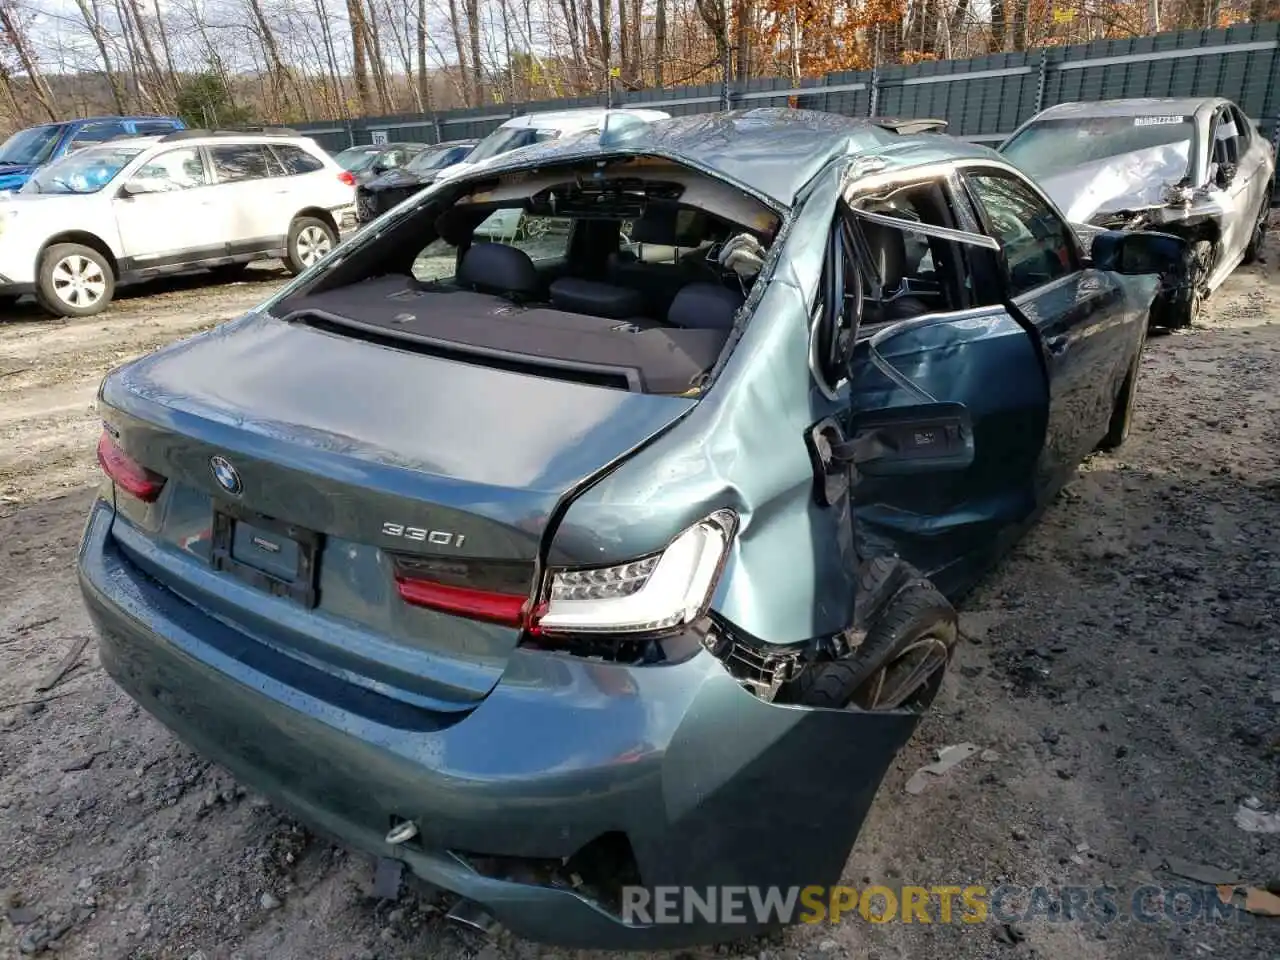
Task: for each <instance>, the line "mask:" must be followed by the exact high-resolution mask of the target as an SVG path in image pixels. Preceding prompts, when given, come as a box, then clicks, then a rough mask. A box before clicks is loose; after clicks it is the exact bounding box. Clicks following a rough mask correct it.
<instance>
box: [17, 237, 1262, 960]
mask: <svg viewBox="0 0 1280 960" xmlns="http://www.w3.org/2000/svg"><path fill="white" fill-rule="evenodd" d="M1270 259H1271V263H1270V265H1265V266H1260V267H1251V268H1247V269H1242V270H1240V271H1239V272H1238V273H1237V275H1236V276H1235V277H1233V278H1232V279H1231V281H1230V282H1229V283H1228V285H1227V286H1226V287H1224V288H1223V289H1222V290H1221V291H1219V292H1218V293H1217V294H1216V295H1215V296H1214V298H1213V300H1212V301H1211V309H1210V313H1209V316H1208V317H1207V318H1206V321H1205V322H1204V323H1203V324H1202V325H1201V326H1198V327H1197V328H1195V329H1192V330H1190V331H1187V332H1185V333H1180V334H1177V335H1172V336H1164V337H1158V338H1155V337H1153V338H1152V340H1151V341H1150V343H1149V346H1148V350H1147V354H1146V361H1145V364H1144V368H1143V374H1142V380H1141V388H1140V395H1139V407H1138V420H1137V426H1136V429H1135V431H1134V434H1133V435H1132V437H1131V439H1130V440H1129V442H1128V444H1127V445H1126V446H1125V448H1124V449H1123V452H1122V454H1121V455H1120V456H1096V457H1094V458H1093V459H1091V460H1090V461H1089V462H1088V463H1087V464H1085V465H1084V466H1083V467H1082V468H1081V470H1080V472H1079V475H1078V476H1077V478H1076V479H1075V481H1074V482H1073V483H1072V484H1071V485H1070V486H1069V487H1068V488H1067V489H1066V490H1065V491H1064V492H1063V494H1062V495H1061V497H1060V501H1059V502H1058V503H1057V504H1055V505H1054V506H1053V507H1052V508H1051V509H1050V510H1049V512H1048V514H1047V515H1046V517H1045V518H1044V520H1043V522H1041V523H1040V525H1039V526H1038V527H1037V528H1036V529H1035V530H1034V531H1033V532H1032V533H1031V534H1030V535H1029V536H1028V537H1027V538H1026V539H1025V540H1024V541H1023V542H1022V544H1021V545H1020V546H1019V547H1018V549H1017V550H1016V551H1015V552H1014V553H1013V554H1012V555H1011V556H1010V557H1009V558H1008V559H1007V560H1006V561H1005V562H1004V563H1003V564H1002V565H1001V566H1000V567H999V569H998V570H996V571H995V572H994V573H993V574H992V575H990V576H989V577H988V578H987V579H986V581H985V582H984V584H983V585H982V586H981V587H980V588H979V590H978V591H977V592H976V593H975V594H974V595H973V596H972V597H971V598H970V599H969V601H968V602H967V603H966V605H965V607H964V609H963V611H962V627H963V628H964V632H965V634H966V639H965V640H964V642H963V643H962V645H961V648H960V651H959V653H958V657H957V663H956V665H955V667H954V668H953V670H952V671H951V674H950V675H949V677H948V681H947V684H946V686H945V687H944V690H943V693H942V695H941V696H940V698H939V701H938V703H937V705H936V707H935V709H934V711H933V713H932V714H931V715H930V716H929V717H928V718H927V720H926V721H925V722H924V723H923V725H922V727H921V729H920V731H919V733H918V734H917V736H916V738H915V740H914V741H913V742H912V743H911V744H910V746H909V747H908V749H907V750H906V751H905V752H904V753H903V755H902V756H901V757H900V758H899V759H898V761H897V763H896V764H895V766H894V768H893V769H892V770H891V772H890V775H889V777H888V779H887V780H886V782H885V784H884V785H883V787H882V789H881V791H880V794H879V796H878V798H877V800H876V803H875V805H874V807H873V809H872V812H871V815H870V818H869V820H868V822H867V824H866V826H865V828H864V830H863V833H862V836H861V838H860V839H859V842H858V844H857V846H856V848H855V849H854V852H853V855H852V858H851V859H850V861H849V865H848V868H847V872H846V882H848V883H851V884H853V885H856V886H859V887H863V886H866V885H867V884H869V883H879V884H884V885H887V886H889V887H891V888H898V887H901V886H902V885H904V884H920V885H926V886H938V885H956V886H966V885H969V884H984V885H986V886H988V887H996V886H999V885H1001V884H1006V883H1007V884H1018V885H1022V886H1026V887H1030V886H1035V885H1044V886H1046V887H1049V888H1052V889H1054V890H1056V889H1059V888H1061V887H1062V886H1064V885H1082V886H1087V887H1090V888H1092V887H1097V886H1100V885H1109V886H1111V887H1114V888H1117V890H1118V892H1117V894H1116V895H1115V900H1116V901H1117V903H1118V905H1119V906H1120V908H1121V910H1122V912H1127V905H1128V902H1129V901H1128V898H1129V896H1130V894H1131V892H1132V891H1134V890H1135V889H1136V888H1138V887H1140V886H1142V885H1144V884H1163V885H1166V886H1168V885H1171V884H1172V885H1182V886H1186V885H1191V886H1192V887H1194V888H1195V889H1196V890H1197V892H1199V890H1200V889H1201V888H1200V887H1199V886H1197V885H1196V883H1195V882H1194V881H1188V880H1179V879H1178V878H1177V877H1175V876H1174V875H1173V874H1172V873H1171V872H1170V871H1169V870H1168V869H1166V864H1167V863H1170V861H1171V858H1172V862H1171V865H1172V866H1174V867H1175V868H1177V867H1178V860H1179V859H1181V860H1184V861H1190V862H1192V863H1194V864H1199V865H1208V866H1213V867H1218V868H1222V870H1223V871H1225V873H1226V874H1228V875H1230V879H1239V880H1247V881H1250V882H1252V883H1254V884H1255V885H1257V886H1265V885H1266V884H1267V883H1268V882H1272V883H1274V882H1275V881H1277V880H1280V834H1276V833H1271V834H1268V833H1260V832H1247V831H1246V830H1244V829H1242V827H1241V826H1239V825H1238V824H1237V822H1236V818H1237V815H1238V808H1239V807H1240V805H1241V804H1242V803H1247V804H1255V805H1256V806H1257V807H1258V808H1259V810H1258V811H1248V808H1246V810H1247V811H1248V812H1246V814H1244V816H1245V817H1252V819H1253V820H1255V821H1261V820H1264V818H1263V817H1261V816H1260V815H1259V811H1261V812H1266V811H1274V810H1275V809H1276V808H1277V806H1278V805H1280V776H1278V775H1280V725H1278V724H1277V723H1276V716H1277V709H1278V707H1277V702H1280V666H1278V664H1280V632H1278V631H1277V614H1276V613H1275V610H1276V602H1277V599H1280V541H1278V540H1277V538H1276V536H1275V531H1276V530H1277V529H1278V528H1280V472H1278V470H1277V461H1276V450H1277V448H1280V417H1278V416H1277V411H1278V410H1280V390H1278V389H1277V382H1278V378H1280V269H1278V268H1277V264H1280V255H1277V251H1276V250H1272V251H1271V258H1270ZM255 276H256V280H255V281H254V282H250V283H244V284H237V285H234V286H228V287H203V286H200V285H199V284H198V283H196V282H194V281H174V282H173V283H172V284H170V285H169V286H168V287H167V288H166V289H164V290H162V291H157V290H156V289H155V288H151V289H149V290H147V291H145V294H144V295H138V296H135V297H132V298H128V299H124V300H122V301H120V302H119V303H117V304H116V305H115V306H113V308H112V309H111V310H110V312H109V313H107V314H105V315H104V316H102V317H99V318H97V319H94V320H88V321H79V322H69V323H54V322H50V321H48V320H45V319H43V318H41V317H39V316H37V315H36V314H35V313H34V311H32V312H30V313H23V314H22V315H20V316H18V317H16V318H10V319H8V321H7V322H0V897H3V898H4V899H3V901H2V902H0V958H8V957H11V956H12V957H16V956H18V955H19V954H20V953H21V954H23V955H26V954H30V953H36V952H39V951H41V950H47V951H56V952H57V954H58V955H60V956H64V957H68V958H90V957H105V958H116V957H137V958H148V957H177V958H186V960H223V958H226V960H230V958H244V960H250V958H258V957H272V958H276V957H278V958H282V960H291V958H299V960H304V958H305V960H327V958H334V960H339V958H341V960H348V958H365V960H370V958H375V957H376V958H382V960H400V958H420V957H444V958H457V960H462V958H467V957H473V956H479V957H481V958H483V960H515V958H526V957H533V956H544V957H558V958H564V957H565V956H566V954H564V953H563V952H560V951H553V950H547V949H541V948H538V947H536V946H533V945H531V944H527V943H523V942H520V941H516V940H514V939H512V938H510V937H506V936H500V937H498V938H496V939H493V940H489V941H486V940H484V939H481V938H480V937H479V936H478V935H475V934H472V933H470V932H467V931H464V930H461V929H460V928H455V927H453V926H452V925H449V924H446V923H445V922H444V921H443V920H442V918H441V916H440V913H439V909H438V905H437V901H435V900H434V899H433V897H432V896H431V895H430V894H427V893H423V894H419V893H409V894H406V895H405V896H402V898H401V899H400V900H399V901H398V902H384V901H383V902H380V901H377V900H375V899H373V897H372V896H371V879H372V871H371V868H370V866H369V864H368V863H367V862H366V861H365V860H363V859H362V858H360V857H357V856H355V855H351V854H347V853H343V852H342V851H339V850H337V849H334V848H333V847H331V846H329V845H328V844H327V843H325V842H323V841H321V840H318V839H315V838H313V837H312V836H310V835H309V834H308V833H307V832H306V831H305V830H304V829H302V828H301V827H299V826H298V825H296V824H294V823H292V822H291V821H290V820H288V819H287V818H285V817H283V816H281V815H280V814H278V813H277V812H276V811H275V810H273V809H272V808H271V807H270V806H269V805H268V804H266V803H265V802H263V801H261V800H259V799H257V798H256V797H254V796H253V795H252V794H246V793H245V792H244V791H243V790H241V789H240V788H238V787H237V786H236V784H235V783H234V782H232V781H231V779H230V778H229V777H228V776H226V775H225V774H224V773H222V772H220V771H219V770H218V769H216V768H214V767H211V766H210V765H209V764H207V763H204V762H202V761H201V760H200V758H198V757H197V756H195V755H194V754H193V753H192V752H191V751H190V750H188V749H187V748H185V747H184V746H182V745H181V744H180V743H178V742H176V741H175V740H174V739H173V738H172V737H171V736H170V735H169V734H168V733H167V732H166V731H165V730H164V729H163V728H162V727H160V726H159V725H158V724H157V723H156V722H154V721H152V720H151V719H150V718H149V717H148V716H147V715H146V714H144V713H142V712H140V711H139V709H138V708H137V707H135V706H134V705H133V704H132V702H131V701H130V700H129V699H128V698H127V697H125V695H124V694H123V693H121V692H119V691H118V690H117V689H116V688H115V687H114V686H113V685H112V683H111V682H110V681H109V680H108V679H107V677H106V676H105V675H104V674H103V672H102V670H101V669H100V667H99V666H98V662H97V657H96V653H95V646H94V644H93V642H92V641H90V642H89V643H88V645H87V647H85V649H84V650H83V653H82V654H80V655H76V654H75V652H74V651H75V646H76V644H77V641H78V640H80V639H82V638H87V637H89V636H90V628H89V624H88V621H87V619H86V616H85V614H84V612H83V611H82V608H81V604H80V597H79V594H78V590H77V588H76V585H75V579H74V574H73V557H74V554H75V550H76V545H77V541H78V539H79V536H80V531H81V525H82V523H83V521H84V517H85V514H86V509H87V507H88V504H89V501H90V497H91V496H92V489H93V486H94V485H95V483H96V469H95V464H94V455H93V445H94V442H95V441H96V437H97V432H98V431H97V422H96V420H95V418H94V415H93V411H92V404H93V399H94V392H95V389H96V386H97V384H98V382H99V379H100V378H101V376H102V374H103V373H104V372H105V371H106V370H107V369H108V368H109V367H110V366H112V365H114V364H116V363H118V362H120V361H123V360H125V359H127V358H129V357H131V356H133V355H136V354H139V353H142V352H145V351H148V350H151V349H153V348H155V347H157V346H159V345H161V344H163V343H166V342H168V341H170V340H172V339H174V338H176V337H179V336H183V335H186V334H189V333H191V332H194V331H197V330H200V329H203V328H205V327H207V326H209V325H211V324H214V323H216V322H218V321H220V320H222V319H225V318H227V317H230V316H232V315H234V314H235V313H236V312H237V311H239V310H242V309H243V308H245V307H247V306H249V305H251V304H252V303H254V302H256V301H258V300H260V299H261V298H262V297H263V296H264V295H265V294H266V293H267V292H268V291H269V290H270V289H272V284H274V283H277V282H279V280H280V275H279V274H272V273H268V272H259V273H257V274H256V275H255ZM68 650H71V651H72V657H73V660H74V663H75V665H74V666H73V668H72V669H71V670H70V672H69V673H67V674H66V675H65V676H64V677H63V678H62V679H61V680H60V681H59V682H58V683H57V684H56V685H55V686H54V687H53V688H52V689H51V690H49V691H47V692H45V693H38V692H36V691H37V688H38V687H40V686H41V685H42V683H41V680H42V678H44V677H46V676H47V675H48V674H49V673H50V671H52V670H54V668H55V667H57V665H58V664H59V663H60V661H62V660H63V658H64V655H66V654H67V652H68ZM33 701H34V702H33ZM962 742H967V743H972V744H974V745H976V746H977V747H978V748H979V749H980V750H981V751H983V752H981V753H978V754H975V755H973V756H972V757H970V758H969V759H967V760H965V761H964V762H962V763H960V764H959V765H958V766H956V767H954V768H953V769H951V770H950V771H949V772H948V773H946V774H945V775H944V776H943V777H941V778H938V779H937V780H936V781H934V782H932V783H931V784H930V786H929V787H928V789H926V790H925V791H924V792H923V793H920V794H918V795H915V794H910V793H908V792H906V790H905V785H906V782H907V779H908V777H910V775H911V774H912V773H913V772H914V771H916V770H917V769H918V768H919V767H921V766H922V765H924V764H926V763H929V762H931V761H932V760H933V759H934V751H935V750H936V749H938V748H940V747H943V746H946V745H948V744H957V743H962ZM1181 869H1183V870H1184V872H1185V868H1181ZM1170 902H1171V903H1172V904H1174V906H1177V904H1178V903H1179V902H1180V901H1174V900H1171V901H1170ZM1019 903H1021V901H1016V900H1015V901H1010V904H1011V905H1012V906H1013V907H1015V908H1016V907H1017V906H1018V904H1019ZM1201 905H1202V904H1201ZM1155 909H1157V912H1158V909H1159V908H1158V905H1157V907H1156V908H1155ZM1170 912H1173V913H1175V914H1176V915H1177V916H1179V917H1180V918H1182V919H1181V922H1175V921H1173V920H1168V919H1166V920H1164V921H1162V922H1157V923H1149V924H1143V923H1119V922H1117V923H1112V924H1099V923H1096V922H1086V921H1076V922H1054V918H1053V917H1049V918H1047V919H1046V918H1045V917H1044V916H1043V912H1042V915H1040V916H1036V917H1028V916H1022V917H1020V918H1016V919H1015V920H1012V921H1011V922H1010V923H1008V924H1005V923H1002V922H996V919H992V920H991V921H990V922H986V923H981V924H973V925H969V924H962V923H950V924H943V923H933V924H929V925H923V924H920V923H919V922H916V923H911V924H902V923H885V924H873V923H867V922H864V921H863V920H861V919H858V918H856V917H855V918H854V920H852V921H849V922H846V923H843V924H841V925H839V926H835V927H832V926H826V925H824V926H817V927H800V928H794V929H792V930H790V931H788V932H787V933H786V934H785V935H782V936H780V937H777V938H775V939H772V940H769V941H767V942H755V943H749V944H742V945H737V946H734V947H731V948H720V950H719V951H716V950H702V951H694V952H693V953H692V954H685V955H683V956H684V957H710V956H715V955H717V954H718V953H719V954H724V953H731V954H735V955H739V954H746V955H749V956H752V957H758V958H759V960H801V958H809V960H813V958H820V957H838V958H850V960H899V958H904V960H905V958H908V957H910V958H913V960H918V958H928V957H947V958H960V960H971V958H986V957H996V958H1006V957H1007V958H1010V960H1019V958H1031V957H1038V958H1042V960H1050V958H1051V960H1095V958H1097V960H1102V958H1123V960H1133V958H1140V957H1141V958H1145V957H1169V956H1175V957H1182V956H1186V957H1226V958H1231V960H1248V958H1255V957H1256V958H1274V957H1277V956H1280V919H1266V918H1258V917H1253V916H1249V915H1242V916H1239V917H1237V918H1235V919H1233V920H1231V921H1229V922H1208V921H1206V920H1205V919H1204V918H1203V916H1200V917H1197V916H1196V914H1197V912H1198V911H1197V910H1196V909H1194V907H1193V905H1192V904H1191V903H1190V901H1186V902H1181V906H1180V907H1178V909H1177V910H1173V909H1171V910H1170ZM935 916H936V913H935ZM1058 919H1060V917H1059V918H1058Z"/></svg>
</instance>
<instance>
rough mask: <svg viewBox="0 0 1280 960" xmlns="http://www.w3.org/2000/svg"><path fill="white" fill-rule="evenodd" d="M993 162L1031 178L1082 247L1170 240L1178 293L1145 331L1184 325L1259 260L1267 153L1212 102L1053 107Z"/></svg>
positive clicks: (1269, 169)
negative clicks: (1118, 240) (1181, 244)
mask: <svg viewBox="0 0 1280 960" xmlns="http://www.w3.org/2000/svg"><path fill="white" fill-rule="evenodd" d="M999 151H1000V153H1001V154H1003V155H1004V157H1005V159H1007V160H1009V161H1010V162H1012V163H1014V164H1016V165H1017V166H1018V167H1020V168H1021V169H1023V170H1024V171H1026V172H1027V173H1029V174H1030V175H1031V176H1032V177H1034V178H1035V179H1036V180H1037V182H1038V183H1039V185H1040V186H1041V187H1042V188H1043V189H1044V191H1045V192H1046V193H1048V194H1049V196H1050V197H1052V198H1053V200H1054V202H1056V203H1057V204H1058V206H1059V207H1060V208H1061V209H1062V211H1063V212H1064V213H1065V214H1066V216H1067V219H1068V220H1070V221H1072V222H1073V223H1074V224H1076V225H1078V226H1079V228H1080V232H1081V234H1082V236H1084V237H1087V236H1088V235H1089V234H1091V233H1092V232H1096V230H1098V229H1104V230H1148V231H1159V232H1163V233H1173V234H1177V235H1178V236H1180V237H1182V238H1184V239H1185V240H1186V241H1187V242H1188V244H1189V249H1188V258H1189V264H1188V267H1189V269H1188V281H1187V282H1186V283H1180V284H1167V285H1166V289H1165V290H1164V291H1163V292H1162V295H1161V297H1160V299H1159V301H1158V304H1157V309H1156V310H1155V311H1154V313H1153V316H1152V322H1153V323H1154V324H1155V325H1157V326H1162V327H1168V328H1178V327H1185V326H1188V325H1189V324H1191V323H1192V322H1193V321H1194V320H1195V319H1196V318H1197V317H1198V316H1199V314H1200V308H1201V305H1202V304H1203V302H1204V300H1205V299H1206V298H1207V297H1208V296H1209V295H1210V294H1211V293H1212V292H1213V291H1214V290H1216V289H1217V288H1218V287H1219V286H1221V284H1222V282H1223V281H1224V280H1226V278H1227V277H1228V276H1230V275H1231V271H1233V270H1234V269H1235V268H1236V267H1237V266H1239V265H1240V264H1242V263H1244V264H1249V263H1253V262H1254V261H1256V260H1258V259H1259V257H1260V256H1261V253H1262V245H1263V240H1264V238H1265V235H1266V229H1267V218H1268V215H1269V213H1270V210H1271V198H1272V195H1273V193H1274V185H1275V168H1276V163H1275V149H1274V147H1273V146H1272V144H1271V143H1269V142H1268V141H1267V139H1266V138H1265V137H1263V136H1262V133H1261V132H1260V131H1259V129H1258V127H1257V124H1255V123H1254V122H1253V121H1252V120H1250V119H1249V118H1248V117H1246V116H1245V115H1244V112H1243V111H1242V110H1241V109H1240V108H1239V107H1238V106H1236V105H1235V104H1234V103H1232V102H1231V101H1229V100H1224V99H1222V98H1221V97H1200V98H1187V99H1133V100H1101V101H1097V102H1094V103H1061V104H1058V105H1057V106H1054V107H1050V108H1049V109H1047V110H1044V111H1041V112H1040V113H1038V114H1036V115H1035V116H1034V117H1032V118H1031V119H1030V120H1028V121H1027V122H1026V123H1024V124H1023V125H1022V126H1021V127H1019V128H1018V129H1017V130H1016V131H1015V132H1014V133H1013V135H1012V136H1011V137H1009V139H1008V140H1006V141H1005V142H1004V143H1003V144H1001V146H1000V148H999Z"/></svg>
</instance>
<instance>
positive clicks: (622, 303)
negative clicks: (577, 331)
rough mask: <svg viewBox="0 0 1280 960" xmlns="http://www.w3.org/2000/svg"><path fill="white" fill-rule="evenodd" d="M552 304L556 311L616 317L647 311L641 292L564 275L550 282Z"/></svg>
mask: <svg viewBox="0 0 1280 960" xmlns="http://www.w3.org/2000/svg"><path fill="white" fill-rule="evenodd" d="M551 305H552V306H553V307H555V308H556V309H557V310H567V311H568V312H570V313H585V314H587V315H588V316H591V317H607V318H609V319H613V320H624V319H628V318H630V317H638V316H640V315H641V314H642V313H644V298H643V297H641V296H640V293H639V291H637V290H630V289H628V288H626V287H615V286H614V285H613V284H610V283H597V282H596V281H594V280H579V279H577V278H576V277H561V278H560V279H559V280H557V281H555V282H554V283H553V284H551Z"/></svg>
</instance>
